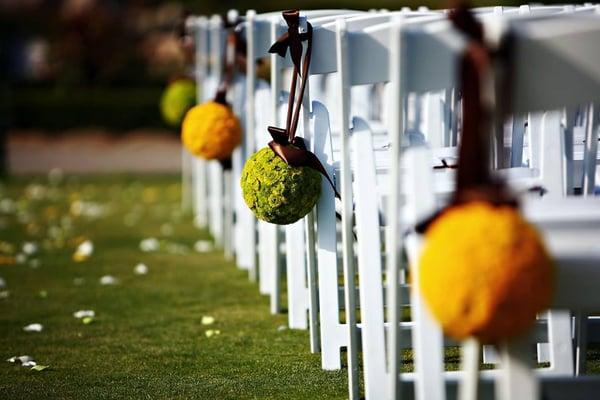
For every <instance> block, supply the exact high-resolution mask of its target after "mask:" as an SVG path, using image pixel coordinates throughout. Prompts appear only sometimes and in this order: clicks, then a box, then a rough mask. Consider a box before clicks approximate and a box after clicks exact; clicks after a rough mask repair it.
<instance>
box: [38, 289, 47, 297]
mask: <svg viewBox="0 0 600 400" xmlns="http://www.w3.org/2000/svg"><path fill="white" fill-rule="evenodd" d="M38 297H39V298H40V299H45V298H47V297H48V291H47V290H40V291H39V292H38Z"/></svg>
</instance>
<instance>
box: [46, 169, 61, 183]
mask: <svg viewBox="0 0 600 400" xmlns="http://www.w3.org/2000/svg"><path fill="white" fill-rule="evenodd" d="M64 176H65V175H64V173H63V170H62V169H60V168H52V169H51V170H50V171H49V172H48V182H50V183H51V184H52V185H58V184H59V183H61V182H62V180H63V178H64Z"/></svg>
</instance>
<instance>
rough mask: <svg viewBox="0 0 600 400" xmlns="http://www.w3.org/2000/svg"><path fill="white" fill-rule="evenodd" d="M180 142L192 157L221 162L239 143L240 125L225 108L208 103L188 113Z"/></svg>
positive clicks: (240, 135)
mask: <svg viewBox="0 0 600 400" xmlns="http://www.w3.org/2000/svg"><path fill="white" fill-rule="evenodd" d="M181 140H182V141H183V145H184V146H185V147H186V149H188V151H189V152H190V153H192V154H195V155H197V156H200V157H202V158H204V159H207V160H224V159H227V158H229V157H230V156H231V153H232V152H233V150H234V149H235V148H236V147H237V146H238V145H239V144H240V142H241V140H242V132H241V128H240V122H239V120H238V119H237V117H236V116H235V115H234V114H233V111H232V110H231V108H229V107H228V106H225V105H223V104H220V103H217V102H215V101H208V102H206V103H204V104H200V105H197V106H195V107H193V108H192V109H191V110H189V111H188V112H187V114H186V115H185V118H184V120H183V124H182V127H181Z"/></svg>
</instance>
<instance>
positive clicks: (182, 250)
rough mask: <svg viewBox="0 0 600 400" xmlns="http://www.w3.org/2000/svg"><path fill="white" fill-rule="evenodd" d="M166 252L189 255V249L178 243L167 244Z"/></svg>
mask: <svg viewBox="0 0 600 400" xmlns="http://www.w3.org/2000/svg"><path fill="white" fill-rule="evenodd" d="M166 250H167V252H168V253H170V254H178V255H186V254H188V253H189V248H188V247H187V246H186V245H184V244H180V243H169V244H167V247H166Z"/></svg>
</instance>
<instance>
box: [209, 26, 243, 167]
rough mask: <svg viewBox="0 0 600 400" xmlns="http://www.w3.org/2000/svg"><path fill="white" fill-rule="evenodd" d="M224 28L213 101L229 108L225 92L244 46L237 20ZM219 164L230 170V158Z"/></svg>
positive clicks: (230, 82) (232, 77) (220, 161)
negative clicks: (217, 81) (224, 36)
mask: <svg viewBox="0 0 600 400" xmlns="http://www.w3.org/2000/svg"><path fill="white" fill-rule="evenodd" d="M226 21H227V22H226V24H225V28H226V29H227V42H226V47H225V56H224V60H225V61H224V63H223V75H222V78H221V82H220V83H219V87H218V88H217V92H216V94H215V97H214V98H213V101H214V102H215V103H219V104H222V105H224V106H225V107H231V106H230V104H229V103H228V102H227V92H228V91H229V88H230V87H231V84H232V82H233V79H234V76H235V72H236V62H237V58H238V56H240V55H241V56H244V55H245V52H246V46H245V43H244V41H243V39H242V38H241V37H240V35H239V34H238V33H237V32H236V30H235V27H236V25H237V24H238V23H239V21H240V20H239V19H238V20H236V21H233V22H229V21H228V20H227V19H226ZM219 163H220V164H221V166H222V167H223V169H224V170H230V169H231V168H232V161H231V157H229V158H226V159H223V160H219Z"/></svg>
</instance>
